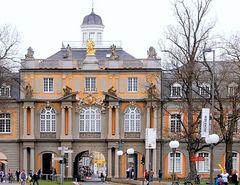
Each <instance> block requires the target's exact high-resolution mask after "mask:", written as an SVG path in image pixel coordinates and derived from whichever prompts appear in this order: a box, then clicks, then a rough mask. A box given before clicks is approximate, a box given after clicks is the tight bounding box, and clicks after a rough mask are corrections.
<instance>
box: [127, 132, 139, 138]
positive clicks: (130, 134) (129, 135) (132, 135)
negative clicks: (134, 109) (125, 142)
mask: <svg viewBox="0 0 240 185" xmlns="http://www.w3.org/2000/svg"><path fill="white" fill-rule="evenodd" d="M124 138H140V132H125V133H124Z"/></svg>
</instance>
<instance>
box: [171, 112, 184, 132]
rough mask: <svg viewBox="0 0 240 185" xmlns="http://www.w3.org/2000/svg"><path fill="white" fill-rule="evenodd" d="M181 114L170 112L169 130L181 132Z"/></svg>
mask: <svg viewBox="0 0 240 185" xmlns="http://www.w3.org/2000/svg"><path fill="white" fill-rule="evenodd" d="M181 122H182V121H181V114H172V115H171V120H170V124H171V125H170V132H181Z"/></svg>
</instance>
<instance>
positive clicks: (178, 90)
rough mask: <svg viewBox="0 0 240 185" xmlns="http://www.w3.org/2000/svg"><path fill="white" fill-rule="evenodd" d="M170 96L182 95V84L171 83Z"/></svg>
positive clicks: (178, 96)
mask: <svg viewBox="0 0 240 185" xmlns="http://www.w3.org/2000/svg"><path fill="white" fill-rule="evenodd" d="M170 96H171V97H172V98H180V97H181V96H182V86H181V85H180V84H179V83H174V84H172V85H171V93H170Z"/></svg>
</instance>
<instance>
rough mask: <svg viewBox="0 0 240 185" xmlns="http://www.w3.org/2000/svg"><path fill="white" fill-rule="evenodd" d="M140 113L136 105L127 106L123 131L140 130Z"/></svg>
mask: <svg viewBox="0 0 240 185" xmlns="http://www.w3.org/2000/svg"><path fill="white" fill-rule="evenodd" d="M140 124H141V114H140V110H139V108H137V107H128V108H127V109H126V110H125V113H124V131H125V132H140Z"/></svg>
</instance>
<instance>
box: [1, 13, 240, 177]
mask: <svg viewBox="0 0 240 185" xmlns="http://www.w3.org/2000/svg"><path fill="white" fill-rule="evenodd" d="M81 30H82V42H64V43H63V44H62V48H61V49H60V51H58V52H57V53H55V54H53V55H52V56H50V57H48V58H46V59H43V60H42V59H41V60H40V59H35V58H34V52H33V50H32V48H29V49H28V52H27V54H26V56H25V59H23V60H22V66H23V67H22V68H21V69H20V71H19V74H17V75H16V74H13V75H15V76H16V78H19V79H20V82H21V85H20V86H19V85H18V84H17V83H14V84H11V86H8V85H7V84H2V88H1V91H0V93H1V97H4V98H3V99H2V100H5V99H6V98H7V99H8V101H7V104H8V106H6V108H5V109H4V111H1V113H0V168H1V170H4V171H5V172H7V170H8V169H11V170H13V171H15V170H17V169H25V170H27V171H29V170H32V171H36V170H39V169H41V170H42V174H52V173H53V171H55V170H56V172H57V174H60V173H64V176H65V177H68V178H78V179H79V178H80V177H81V173H82V171H83V170H85V171H87V170H88V169H91V171H92V172H93V173H95V174H97V173H100V172H104V173H106V174H107V177H109V178H118V177H121V178H125V177H126V171H127V169H129V168H130V170H132V169H134V173H133V177H132V178H134V179H137V178H139V177H143V171H144V169H148V170H150V169H153V171H154V172H155V174H154V176H155V177H156V176H157V175H158V171H159V170H161V171H162V173H163V178H171V174H172V170H173V169H172V164H173V155H172V152H171V149H170V148H169V141H170V139H169V132H170V133H171V132H179V131H180V130H181V122H180V120H186V114H185V113H181V114H180V111H179V110H178V107H179V106H178V104H181V102H180V101H178V97H179V96H181V90H182V89H181V88H182V85H181V83H178V82H177V81H176V82H174V81H173V82H172V83H170V86H169V88H166V86H167V85H166V82H167V81H168V80H169V74H168V73H167V72H166V71H165V72H164V71H163V70H162V69H161V66H160V59H158V58H157V56H156V52H155V49H154V48H153V47H150V48H149V51H148V53H147V54H148V55H147V58H146V59H136V58H135V57H133V56H132V55H130V54H129V53H127V52H126V51H124V50H123V48H122V47H121V42H119V41H108V42H106V41H103V31H104V25H103V22H102V19H101V17H100V16H98V15H96V14H95V13H94V11H93V10H92V12H91V13H90V14H89V15H87V16H85V17H84V19H83V22H82V25H81ZM205 86H206V85H205ZM205 86H204V87H205ZM206 87H208V86H206ZM163 107H165V108H164V109H163ZM149 128H151V129H152V130H156V147H155V148H154V149H149V148H148V147H147V146H146V144H145V143H146V139H147V138H146V137H147V136H146V129H149ZM150 138H151V137H150ZM130 148H133V149H134V154H131V155H128V154H127V150H128V149H130ZM238 148H239V144H238V143H237V144H235V145H234V148H233V149H234V152H233V166H234V168H235V169H237V170H239V152H238ZM118 150H122V151H123V154H122V155H121V156H118V155H117V151H118ZM216 150H217V154H216V155H215V161H214V162H215V164H214V165H215V168H217V164H218V163H219V164H223V161H224V145H218V146H217V147H216ZM198 155H199V156H203V157H205V161H200V162H199V163H198V165H197V168H198V172H199V173H202V174H204V175H206V176H208V175H209V167H210V160H209V159H210V152H209V149H208V148H206V149H204V150H203V151H201V152H199V153H198ZM143 158H145V165H144V166H143V165H142V164H141V161H142V159H143ZM60 159H64V160H63V161H64V164H63V165H61V164H60V163H59V160H60ZM61 166H62V171H63V172H61ZM188 166H189V161H188V153H187V151H186V145H185V144H184V142H183V143H180V147H179V148H178V149H177V152H176V155H175V172H176V173H177V175H178V176H179V177H186V175H187V172H188V171H189V169H188V168H189V167H188Z"/></svg>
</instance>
